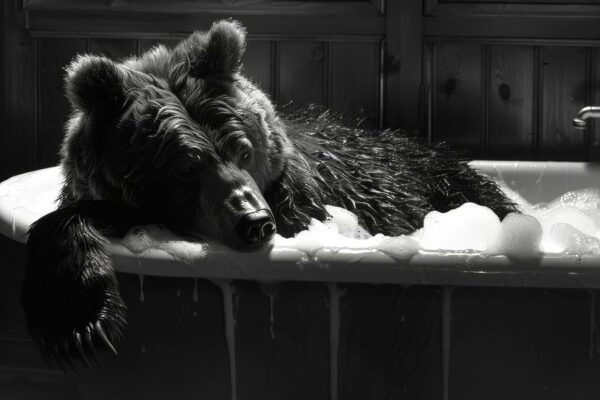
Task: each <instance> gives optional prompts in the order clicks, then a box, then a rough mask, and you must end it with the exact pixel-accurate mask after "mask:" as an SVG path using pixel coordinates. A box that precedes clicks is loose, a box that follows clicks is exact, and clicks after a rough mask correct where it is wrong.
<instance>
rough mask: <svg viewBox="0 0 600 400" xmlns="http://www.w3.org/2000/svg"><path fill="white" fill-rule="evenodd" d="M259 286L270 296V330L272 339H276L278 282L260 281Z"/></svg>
mask: <svg viewBox="0 0 600 400" xmlns="http://www.w3.org/2000/svg"><path fill="white" fill-rule="evenodd" d="M258 287H259V288H260V290H261V291H262V292H263V293H264V295H265V296H267V297H268V298H269V332H270V333H271V339H275V298H276V297H277V293H278V291H279V287H278V286H277V283H271V282H269V283H265V282H262V283H259V284H258Z"/></svg>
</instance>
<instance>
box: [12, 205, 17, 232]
mask: <svg viewBox="0 0 600 400" xmlns="http://www.w3.org/2000/svg"><path fill="white" fill-rule="evenodd" d="M15 211H17V209H16V208H15V209H13V210H12V211H11V213H10V225H11V227H12V235H13V237H15V236H16V235H17V224H16V221H15Z"/></svg>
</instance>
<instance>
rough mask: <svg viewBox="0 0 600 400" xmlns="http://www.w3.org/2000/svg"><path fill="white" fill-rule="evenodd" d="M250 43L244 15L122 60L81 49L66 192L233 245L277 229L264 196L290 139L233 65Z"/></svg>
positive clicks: (71, 86)
mask: <svg viewBox="0 0 600 400" xmlns="http://www.w3.org/2000/svg"><path fill="white" fill-rule="evenodd" d="M245 40H246V39H245V31H244V29H243V28H242V27H241V26H240V24H239V23H236V22H232V21H220V22H217V23H215V24H214V25H213V26H212V28H211V29H210V30H209V31H208V32H196V33H194V34H192V35H191V36H190V37H189V38H188V39H186V40H184V41H182V42H181V43H180V44H179V45H178V46H177V47H176V48H175V49H173V50H172V51H169V50H166V49H165V48H164V47H160V48H157V49H154V50H152V51H151V52H149V53H147V54H146V55H144V56H142V57H140V58H133V59H130V60H126V61H125V62H123V63H116V62H114V61H112V60H110V59H107V58H105V57H98V56H89V55H86V56H79V57H78V58H77V59H76V60H75V61H74V62H73V63H72V64H71V65H70V66H69V67H68V69H67V78H66V89H67V96H68V98H69V100H70V102H71V104H72V107H73V109H74V113H73V115H72V117H71V120H70V121H69V124H68V128H67V135H66V138H65V142H64V144H63V150H62V152H63V168H64V170H65V173H66V176H67V190H70V191H71V193H70V194H71V196H72V197H73V200H77V199H82V198H94V199H102V200H108V201H113V202H117V203H119V204H124V205H126V206H128V207H130V208H132V209H134V210H136V211H138V212H140V213H141V214H142V215H143V216H144V217H145V218H146V220H147V221H148V222H150V223H161V224H164V225H166V226H168V227H170V228H171V229H173V230H174V231H176V232H178V233H188V234H199V235H202V236H204V237H208V238H211V239H215V240H218V241H220V242H223V243H225V244H227V245H229V246H231V247H234V248H238V249H251V248H256V247H259V246H261V245H263V244H265V243H266V242H268V241H269V239H270V238H271V237H272V236H273V234H274V230H275V226H274V219H273V215H272V212H271V210H270V208H269V205H268V204H267V202H266V201H265V199H264V197H263V194H262V193H264V192H265V190H267V189H268V188H269V186H270V185H271V184H272V183H273V182H275V181H276V180H277V179H279V177H280V176H281V174H282V172H283V170H284V168H285V163H286V161H285V160H286V159H287V157H288V154H289V153H290V152H291V151H292V146H291V144H290V142H289V140H288V139H287V137H286V134H285V128H284V125H283V123H282V122H281V121H280V119H279V117H278V116H277V114H276V111H275V109H274V107H273V105H272V103H271V102H270V101H269V99H268V98H267V96H265V94H264V93H263V92H262V91H260V90H259V89H258V88H257V87H256V86H254V85H253V84H252V83H251V82H250V81H248V80H247V79H246V78H244V77H243V76H242V75H241V73H240V70H241V57H242V55H243V53H244V49H245ZM65 197H67V198H68V197H69V196H68V195H67V196H65Z"/></svg>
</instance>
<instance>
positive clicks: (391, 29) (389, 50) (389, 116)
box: [383, 0, 426, 133]
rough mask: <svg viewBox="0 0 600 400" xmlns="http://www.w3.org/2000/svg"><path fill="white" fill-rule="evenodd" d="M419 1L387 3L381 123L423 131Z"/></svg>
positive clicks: (421, 6) (420, 12) (420, 4)
mask: <svg viewBox="0 0 600 400" xmlns="http://www.w3.org/2000/svg"><path fill="white" fill-rule="evenodd" d="M422 9H423V4H422V0H403V1H389V2H387V10H386V13H387V15H388V21H389V23H388V24H387V30H386V39H385V47H386V53H385V56H384V57H385V60H384V68H385V69H384V71H385V90H384V92H385V110H384V111H385V121H383V122H385V126H388V127H394V128H404V129H407V130H409V131H410V132H415V131H416V130H420V131H421V133H423V132H425V131H426V126H425V121H424V117H425V111H426V110H425V109H424V108H425V107H424V104H425V103H424V100H425V98H424V96H423V92H422V90H421V89H422V85H421V83H422V75H421V74H422V65H421V60H422V18H421V17H422Z"/></svg>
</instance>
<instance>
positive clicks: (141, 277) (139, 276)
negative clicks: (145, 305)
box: [138, 258, 146, 302]
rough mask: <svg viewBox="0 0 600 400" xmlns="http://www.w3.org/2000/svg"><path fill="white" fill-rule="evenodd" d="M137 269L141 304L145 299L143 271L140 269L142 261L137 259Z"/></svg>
mask: <svg viewBox="0 0 600 400" xmlns="http://www.w3.org/2000/svg"><path fill="white" fill-rule="evenodd" d="M138 267H139V269H140V273H139V274H138V279H139V281H140V301H141V302H143V301H144V300H145V299H146V296H145V295H144V270H143V268H142V259H141V258H138Z"/></svg>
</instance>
